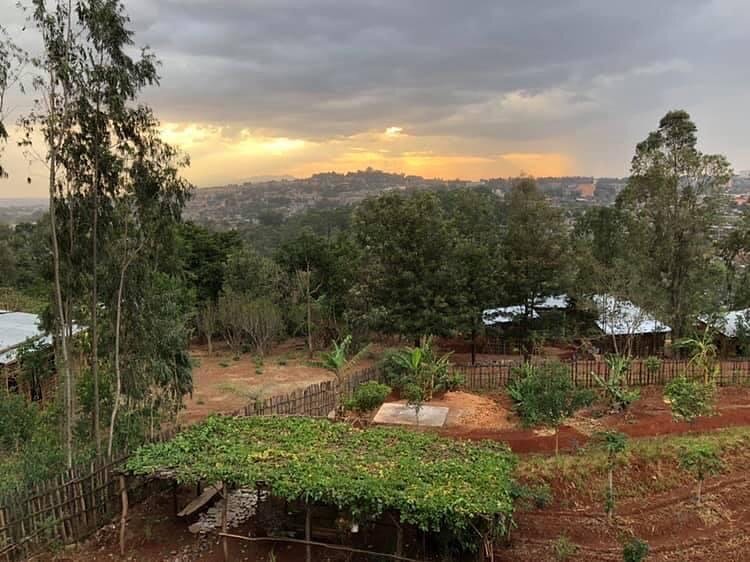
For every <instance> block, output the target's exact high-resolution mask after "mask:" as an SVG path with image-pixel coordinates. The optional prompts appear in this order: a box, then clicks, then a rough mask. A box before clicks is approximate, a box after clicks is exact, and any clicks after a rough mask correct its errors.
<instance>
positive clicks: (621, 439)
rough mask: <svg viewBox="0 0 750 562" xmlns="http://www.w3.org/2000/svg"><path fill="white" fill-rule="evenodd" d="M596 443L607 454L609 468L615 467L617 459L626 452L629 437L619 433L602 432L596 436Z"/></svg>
mask: <svg viewBox="0 0 750 562" xmlns="http://www.w3.org/2000/svg"><path fill="white" fill-rule="evenodd" d="M594 442H596V443H598V444H599V446H601V447H602V449H604V451H605V452H606V453H607V459H608V461H607V462H608V464H609V466H615V465H616V463H617V457H618V456H619V455H620V454H622V453H624V452H625V448H626V447H627V443H628V436H627V435H625V434H624V433H620V432H618V431H600V432H598V433H596V434H595V435H594Z"/></svg>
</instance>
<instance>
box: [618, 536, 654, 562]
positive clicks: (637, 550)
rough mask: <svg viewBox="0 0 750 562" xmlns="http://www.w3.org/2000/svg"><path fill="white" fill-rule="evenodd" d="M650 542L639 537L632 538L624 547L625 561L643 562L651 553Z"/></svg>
mask: <svg viewBox="0 0 750 562" xmlns="http://www.w3.org/2000/svg"><path fill="white" fill-rule="evenodd" d="M649 550H650V548H649V546H648V543H647V542H646V541H644V540H641V539H638V538H635V537H634V538H632V539H630V540H629V541H628V542H626V543H625V544H624V545H623V547H622V560H623V562H642V561H643V560H645V559H646V556H648V553H649Z"/></svg>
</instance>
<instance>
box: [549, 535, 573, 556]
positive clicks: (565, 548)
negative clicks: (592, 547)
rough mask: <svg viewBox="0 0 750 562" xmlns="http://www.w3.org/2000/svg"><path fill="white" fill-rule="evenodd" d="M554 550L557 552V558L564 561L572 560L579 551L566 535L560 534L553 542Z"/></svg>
mask: <svg viewBox="0 0 750 562" xmlns="http://www.w3.org/2000/svg"><path fill="white" fill-rule="evenodd" d="M552 550H553V552H554V554H555V560H560V561H561V562H564V561H565V560H570V559H572V558H573V556H575V555H576V553H577V552H578V547H577V546H576V544H575V543H574V542H573V541H571V540H570V539H569V538H568V537H567V536H566V535H560V536H559V537H558V538H557V539H556V540H555V541H554V542H553V543H552Z"/></svg>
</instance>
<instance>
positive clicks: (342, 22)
mask: <svg viewBox="0 0 750 562" xmlns="http://www.w3.org/2000/svg"><path fill="white" fill-rule="evenodd" d="M124 3H125V7H126V9H127V11H128V13H129V15H130V17H131V19H132V27H133V29H134V30H135V31H136V41H137V43H138V44H141V45H149V46H151V47H152V48H153V50H154V51H155V52H156V53H157V55H158V56H159V58H160V59H161V61H162V63H163V66H162V68H161V77H162V80H161V87H159V88H158V89H151V90H148V91H147V92H145V93H144V99H145V100H146V101H147V102H149V103H150V104H152V105H153V107H154V108H155V110H156V112H157V115H158V116H159V117H160V119H161V120H162V122H163V130H164V135H165V137H166V138H167V139H168V140H169V141H171V142H174V143H177V144H179V145H181V146H182V147H183V148H184V149H185V150H186V151H187V152H188V153H189V154H190V155H191V157H192V166H191V169H190V170H189V171H188V172H187V176H188V177H189V178H190V179H191V180H192V181H194V182H195V183H196V184H197V185H199V186H209V185H218V184H224V183H231V182H236V181H240V180H243V179H245V178H249V177H253V176H265V175H280V174H290V175H294V176H298V177H302V176H307V175H309V174H311V173H314V172H317V171H329V170H337V171H347V170H355V169H360V168H364V167H366V166H373V167H376V168H381V169H387V170H392V171H403V172H407V173H417V174H422V175H427V176H439V177H446V178H453V177H463V178H471V179H476V178H482V177H494V176H507V175H516V174H518V173H519V172H521V171H524V172H527V173H531V174H535V175H560V174H586V175H597V176H602V175H624V174H626V173H627V169H628V163H629V161H630V158H631V156H632V153H633V147H634V145H635V143H636V142H638V141H639V140H641V139H642V138H644V137H645V136H646V134H647V133H648V131H649V130H651V129H653V128H655V126H656V124H657V123H658V120H659V118H660V117H661V116H662V115H663V114H664V113H665V112H666V111H668V110H669V109H673V108H684V109H687V110H688V111H689V112H690V113H691V114H692V115H693V118H694V120H695V121H696V123H697V125H698V127H699V135H700V139H701V145H702V148H703V149H704V150H706V151H708V152H721V153H724V154H726V155H727V156H729V158H730V160H731V161H732V163H733V164H734V166H735V167H736V168H737V169H745V168H750V132H749V131H748V99H749V97H748V91H749V90H750V88H749V87H750V64H748V62H747V53H750V32H749V31H748V28H749V26H750V2H748V1H747V0H628V1H622V0H125V2H124ZM12 4H13V2H11V1H9V0H3V2H2V3H1V4H0V22H3V23H4V24H5V25H7V26H8V27H9V29H10V31H11V33H14V34H19V33H20V34H21V36H22V42H24V44H27V45H30V46H33V38H32V37H28V35H29V34H31V32H29V31H27V32H24V33H21V32H20V25H21V22H22V18H21V16H20V15H19V14H18V13H17V11H16V9H15V8H13V7H12ZM24 35H27V36H26V37H24ZM12 109H13V110H14V112H15V113H16V114H19V113H22V112H23V110H24V102H23V101H17V100H14V105H13V108H12ZM4 161H5V162H6V164H7V166H8V167H9V168H10V172H11V173H12V177H11V179H10V180H6V181H3V182H2V183H0V197H3V196H19V195H22V194H29V195H33V194H41V193H43V192H44V185H43V183H44V182H43V179H42V176H43V171H42V170H40V169H39V166H37V165H29V164H27V163H26V162H25V161H24V158H23V157H22V155H21V154H20V153H19V152H18V151H17V150H16V149H13V147H9V149H8V150H7V151H6V155H5V157H4ZM27 175H31V176H32V179H33V180H34V181H32V184H31V185H30V186H28V185H26V182H25V178H26V176H27ZM37 178H38V179H37Z"/></svg>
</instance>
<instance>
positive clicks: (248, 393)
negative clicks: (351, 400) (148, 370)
mask: <svg viewBox="0 0 750 562" xmlns="http://www.w3.org/2000/svg"><path fill="white" fill-rule="evenodd" d="M191 356H192V357H193V359H194V360H195V361H196V367H195V368H194V369H193V385H194V390H193V396H192V397H191V398H188V399H186V400H185V409H184V410H182V412H180V416H179V420H178V421H179V422H180V423H183V424H189V423H194V422H196V421H199V420H201V419H203V418H205V417H206V416H208V415H209V414H213V413H228V412H233V411H235V410H238V409H240V408H243V407H245V406H246V405H247V404H248V403H249V402H251V401H253V400H255V399H257V398H265V397H267V396H273V395H276V394H285V393H289V392H293V391H294V390H297V389H299V388H304V387H306V386H308V385H310V384H314V383H317V382H321V381H326V380H330V379H331V378H332V374H331V373H330V371H327V370H325V369H323V368H322V367H319V366H317V365H315V364H311V363H313V362H314V361H315V360H313V362H311V361H310V360H309V359H308V357H307V353H306V352H305V350H304V348H302V349H301V348H300V345H299V344H298V342H295V341H293V340H292V341H289V342H285V343H284V344H282V345H279V346H277V347H276V348H275V349H274V350H273V351H272V353H270V354H269V355H268V356H266V357H264V358H263V360H262V364H261V363H260V360H259V358H258V357H257V356H253V355H251V354H249V353H245V354H243V355H241V356H240V357H239V358H238V359H237V360H235V358H234V357H233V354H232V352H231V351H230V350H229V349H227V348H226V346H224V345H220V344H217V345H216V346H214V350H213V355H211V356H209V355H208V349H207V348H206V346H195V347H193V348H192V349H191ZM365 365H366V362H363V363H361V364H360V366H362V367H364V366H365Z"/></svg>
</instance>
